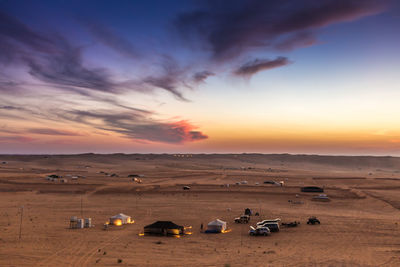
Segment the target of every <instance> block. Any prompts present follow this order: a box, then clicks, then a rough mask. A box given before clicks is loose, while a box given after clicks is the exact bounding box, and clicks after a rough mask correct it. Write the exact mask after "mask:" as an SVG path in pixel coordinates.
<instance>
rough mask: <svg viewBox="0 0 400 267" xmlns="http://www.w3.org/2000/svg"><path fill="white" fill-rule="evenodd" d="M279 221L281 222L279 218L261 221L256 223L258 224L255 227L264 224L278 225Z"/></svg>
mask: <svg viewBox="0 0 400 267" xmlns="http://www.w3.org/2000/svg"><path fill="white" fill-rule="evenodd" d="M280 221H281V219H280V218H276V219H273V220H263V221H261V222H258V223H257V226H258V225H264V224H266V223H279V222H280Z"/></svg>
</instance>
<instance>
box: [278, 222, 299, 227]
mask: <svg viewBox="0 0 400 267" xmlns="http://www.w3.org/2000/svg"><path fill="white" fill-rule="evenodd" d="M299 224H300V222H297V221H294V222H288V223H282V226H286V227H297V225H299Z"/></svg>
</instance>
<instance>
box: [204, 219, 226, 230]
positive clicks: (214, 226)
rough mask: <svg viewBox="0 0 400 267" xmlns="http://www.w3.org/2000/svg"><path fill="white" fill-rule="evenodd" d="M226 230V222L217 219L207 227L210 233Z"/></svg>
mask: <svg viewBox="0 0 400 267" xmlns="http://www.w3.org/2000/svg"><path fill="white" fill-rule="evenodd" d="M225 230H226V222H224V221H221V220H220V219H216V220H215V221H212V222H209V223H208V225H207V231H208V232H218V233H219V232H223V231H225Z"/></svg>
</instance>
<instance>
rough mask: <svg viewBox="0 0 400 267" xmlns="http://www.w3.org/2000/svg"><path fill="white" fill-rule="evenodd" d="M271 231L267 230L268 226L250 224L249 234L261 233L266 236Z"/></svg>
mask: <svg viewBox="0 0 400 267" xmlns="http://www.w3.org/2000/svg"><path fill="white" fill-rule="evenodd" d="M270 234H271V231H270V230H269V228H268V227H264V226H257V228H254V227H253V226H250V231H249V235H253V236H255V235H263V236H267V235H270Z"/></svg>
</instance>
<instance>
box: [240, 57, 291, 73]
mask: <svg viewBox="0 0 400 267" xmlns="http://www.w3.org/2000/svg"><path fill="white" fill-rule="evenodd" d="M288 64H290V61H289V60H288V59H287V58H285V57H278V58H276V59H274V60H269V59H255V60H252V61H249V62H247V63H245V64H243V65H242V66H240V67H239V68H238V69H237V70H235V71H234V74H235V75H237V76H245V77H250V76H252V75H254V74H256V73H257V72H260V71H263V70H270V69H274V68H278V67H282V66H285V65H288Z"/></svg>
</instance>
